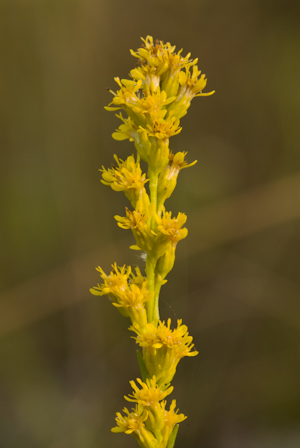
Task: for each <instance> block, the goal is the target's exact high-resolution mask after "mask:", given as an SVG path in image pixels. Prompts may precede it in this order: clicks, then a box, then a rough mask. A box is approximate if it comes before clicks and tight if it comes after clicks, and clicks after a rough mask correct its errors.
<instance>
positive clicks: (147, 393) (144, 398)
mask: <svg viewBox="0 0 300 448" xmlns="http://www.w3.org/2000/svg"><path fill="white" fill-rule="evenodd" d="M137 382H138V383H139V384H140V386H142V388H141V389H139V388H138V386H137V385H136V384H135V382H134V381H130V385H131V387H132V389H133V390H134V392H133V394H130V395H129V396H128V397H125V399H126V400H127V401H132V402H135V403H139V404H141V405H143V406H144V407H145V408H149V409H151V408H153V407H155V406H156V405H157V404H158V402H159V401H161V400H163V399H164V398H165V397H167V396H168V395H170V394H171V393H172V391H173V389H174V387H173V386H170V387H168V388H166V389H164V390H162V389H161V388H160V387H159V386H158V385H157V383H156V378H155V376H153V378H152V379H147V380H146V383H144V382H143V381H142V380H141V379H140V378H137Z"/></svg>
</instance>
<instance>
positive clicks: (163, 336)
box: [129, 319, 198, 385]
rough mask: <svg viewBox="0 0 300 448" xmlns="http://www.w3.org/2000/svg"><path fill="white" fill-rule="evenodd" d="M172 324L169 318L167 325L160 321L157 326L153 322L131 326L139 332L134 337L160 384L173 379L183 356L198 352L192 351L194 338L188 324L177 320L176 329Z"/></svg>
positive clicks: (149, 369)
mask: <svg viewBox="0 0 300 448" xmlns="http://www.w3.org/2000/svg"><path fill="white" fill-rule="evenodd" d="M170 326H171V319H168V322H167V325H165V322H162V321H159V324H158V327H157V328H156V327H155V325H153V324H151V323H148V324H147V325H146V326H145V327H144V328H140V327H139V326H137V325H134V326H131V327H130V328H129V329H130V330H131V331H134V332H135V333H136V334H137V336H136V337H135V338H134V339H135V340H136V342H137V344H138V345H139V346H140V347H142V348H143V359H144V362H145V365H146V368H147V371H148V373H149V375H150V376H152V375H155V377H156V380H157V383H158V384H160V385H164V384H168V383H170V382H171V381H172V379H173V377H174V375H175V372H176V367H177V365H178V363H179V361H180V359H181V358H183V357H184V356H196V355H197V354H198V352H197V351H192V349H193V347H194V344H193V343H192V341H193V338H192V336H189V333H188V328H187V326H186V325H182V321H181V320H178V321H177V328H175V329H174V330H172V329H171V328H170Z"/></svg>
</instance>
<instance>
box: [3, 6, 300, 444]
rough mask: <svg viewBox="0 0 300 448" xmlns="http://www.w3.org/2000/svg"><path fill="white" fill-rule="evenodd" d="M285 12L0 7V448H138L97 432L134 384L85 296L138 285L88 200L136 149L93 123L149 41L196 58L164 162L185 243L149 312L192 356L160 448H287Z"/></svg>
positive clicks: (298, 187) (293, 98)
mask: <svg viewBox="0 0 300 448" xmlns="http://www.w3.org/2000/svg"><path fill="white" fill-rule="evenodd" d="M299 16H300V3H299V2H297V1H295V0H281V1H279V0H273V1H271V0H229V1H227V2H226V1H225V2H218V1H216V0H198V1H196V0H194V1H192V0H186V1H184V2H180V1H178V0H173V1H170V0H160V1H158V0H152V2H145V1H137V0H129V1H127V2H125V1H122V0H98V1H97V0H73V1H71V0H2V1H1V3H0V35H1V39H0V46H1V69H0V81H1V82H0V89H1V112H0V113H1V124H2V132H1V148H2V157H1V185H2V188H1V191H0V201H1V219H0V228H1V273H0V275H1V290H2V292H1V301H0V336H1V339H0V446H1V447H3V448H16V447H18V448H27V447H30V448H96V447H97V448H112V447H117V446H118V447H124V448H125V447H128V448H129V447H134V446H136V442H135V441H134V439H133V438H132V437H128V436H125V435H115V434H111V433H110V428H111V427H112V426H114V417H115V412H116V411H120V410H121V409H122V407H123V406H124V405H125V404H126V402H125V400H124V399H123V395H125V394H128V393H129V392H130V387H129V384H128V381H129V380H131V379H134V378H136V377H137V376H138V375H139V373H138V366H137V361H136V355H135V345H134V341H133V340H132V339H130V337H129V332H128V331H127V327H128V326H129V322H128V321H127V320H125V319H124V318H123V317H122V316H121V315H120V314H119V313H118V312H117V311H116V309H115V308H114V307H112V306H111V305H110V303H109V301H108V299H107V298H106V297H103V298H97V297H94V296H92V295H91V294H90V293H89V288H90V287H91V286H94V285H96V283H97V282H98V274H97V272H96V271H95V269H94V268H95V266H97V265H101V266H102V267H103V268H104V269H105V270H106V271H107V272H108V271H109V269H110V265H111V263H113V262H114V261H116V262H117V263H118V264H119V265H121V264H124V263H127V264H130V263H131V264H133V265H138V266H140V267H141V268H143V261H142V260H141V259H140V258H138V257H137V255H136V252H133V251H130V250H129V249H128V247H129V245H131V244H133V238H132V236H131V234H130V232H127V231H125V230H122V229H119V228H118V227H117V225H116V223H115V221H114V219H113V216H114V215H115V214H121V215H122V214H123V213H124V206H125V205H127V203H126V201H125V198H124V197H123V195H122V194H117V193H115V192H113V191H112V190H111V189H109V188H107V187H105V186H103V185H102V184H100V173H99V171H98V168H100V167H101V166H102V165H104V166H105V167H109V166H110V164H111V163H112V161H113V154H114V153H116V154H118V156H120V157H121V158H126V157H127V155H129V154H131V153H132V152H133V151H134V148H133V145H132V144H131V143H130V142H128V141H126V142H115V141H113V140H112V138H111V133H112V132H113V131H114V129H115V128H116V127H117V126H118V125H119V122H118V120H117V119H116V118H115V116H114V114H113V113H108V112H106V111H104V109H103V107H104V106H105V105H107V104H108V103H109V102H110V99H111V95H110V94H109V92H107V88H111V89H116V84H115V82H114V80H113V77H114V76H119V77H120V78H124V77H127V75H128V73H129V71H130V69H131V68H132V67H134V65H135V63H136V60H135V59H134V58H132V57H131V55H130V53H129V49H130V48H132V49H136V48H138V47H139V46H140V36H143V37H145V36H146V35H147V34H150V35H153V36H154V38H158V39H162V40H164V41H169V42H171V43H172V44H174V45H177V48H178V49H180V48H183V49H184V51H183V54H184V55H186V54H187V53H188V52H189V51H191V53H192V57H193V58H196V57H198V58H199V68H200V69H201V70H202V71H203V72H204V73H206V75H207V77H208V85H207V89H206V90H207V91H209V90H213V89H215V90H216V94H215V95H214V96H212V97H209V98H196V99H195V100H194V101H193V104H192V106H191V108H190V110H189V113H188V115H187V116H186V117H185V118H184V119H183V120H182V125H183V131H182V132H181V134H179V135H178V136H176V137H172V139H171V142H170V143H171V149H172V150H173V152H176V151H183V150H187V151H188V161H190V162H192V161H193V160H195V159H198V164H197V165H196V166H195V167H193V168H190V169H189V170H183V171H182V172H181V173H180V177H179V183H178V187H177V189H176V190H175V192H174V194H173V196H172V198H171V199H169V201H168V202H167V204H166V205H167V208H168V209H170V210H172V211H174V212H177V211H182V212H185V213H186V214H187V216H188V221H187V227H188V228H189V236H188V238H187V239H186V240H184V241H183V242H180V243H179V245H178V249H177V257H176V265H175V267H174V270H173V271H172V273H171V274H170V275H169V282H168V284H167V285H166V286H165V287H164V289H163V291H162V297H161V315H162V318H164V319H166V318H168V317H169V316H170V317H172V319H173V321H174V322H175V320H176V319H177V318H182V319H183V321H184V323H187V324H188V326H189V329H190V333H191V334H192V335H193V336H194V340H195V345H196V348H197V350H199V353H200V354H199V356H198V357H196V358H192V359H184V360H182V361H181V363H180V364H179V368H178V372H177V375H176V377H175V380H174V386H175V391H174V393H173V396H174V397H176V399H177V404H178V406H179V408H180V411H181V412H183V413H185V414H186V415H188V419H187V420H186V421H185V422H183V423H182V424H181V426H180V431H179V436H178V440H177V444H176V447H178V448H180V447H189V448H198V447H205V448H241V447H242V448H279V447H280V448H282V447H283V446H284V447H285V448H290V447H299V446H300V425H299V418H300V361H299V350H300V338H299V330H300V294H299V293H300V279H299V260H300V255H299V251H300V233H299V231H300V226H299V218H300V201H299V199H300V131H299V127H300V126H299V118H300V89H299V79H300V57H299V55H300V26H299Z"/></svg>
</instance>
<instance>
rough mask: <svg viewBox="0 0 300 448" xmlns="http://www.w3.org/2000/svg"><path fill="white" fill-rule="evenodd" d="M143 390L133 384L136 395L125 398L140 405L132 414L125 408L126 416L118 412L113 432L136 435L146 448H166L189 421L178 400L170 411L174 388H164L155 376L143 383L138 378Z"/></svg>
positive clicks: (173, 403)
mask: <svg viewBox="0 0 300 448" xmlns="http://www.w3.org/2000/svg"><path fill="white" fill-rule="evenodd" d="M137 382H138V383H139V384H140V386H141V389H139V388H138V386H137V385H136V383H135V382H134V381H130V385H131V387H132V389H133V393H132V394H131V395H129V396H128V397H125V399H126V400H127V401H131V402H134V403H136V407H135V408H133V409H132V412H129V411H128V409H127V408H124V410H123V412H124V413H125V414H126V415H122V414H120V413H119V412H118V413H117V417H116V422H117V426H115V427H114V428H112V431H113V432H125V433H126V434H133V436H134V437H135V438H136V439H137V441H138V442H139V445H140V446H141V447H143V448H166V447H168V443H169V441H170V436H171V434H172V433H173V430H174V428H175V426H176V425H177V424H178V423H180V422H182V421H183V420H185V419H186V416H185V415H183V414H178V411H175V407H176V400H173V401H172V404H171V406H170V409H169V411H167V410H166V400H164V398H165V397H166V396H168V395H169V394H170V393H171V392H172V390H173V387H172V386H171V387H168V386H166V387H165V388H161V387H160V386H159V385H158V384H157V382H156V378H155V376H153V378H152V379H150V380H149V379H147V380H146V382H143V381H142V380H141V379H139V378H137Z"/></svg>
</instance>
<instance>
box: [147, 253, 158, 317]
mask: <svg viewBox="0 0 300 448" xmlns="http://www.w3.org/2000/svg"><path fill="white" fill-rule="evenodd" d="M155 266H156V262H154V260H153V259H152V258H151V257H149V255H148V256H147V259H146V274H147V289H148V291H149V293H150V294H151V293H153V297H152V298H151V299H150V300H148V302H146V307H147V317H148V322H152V321H153V310H154V298H155Z"/></svg>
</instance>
